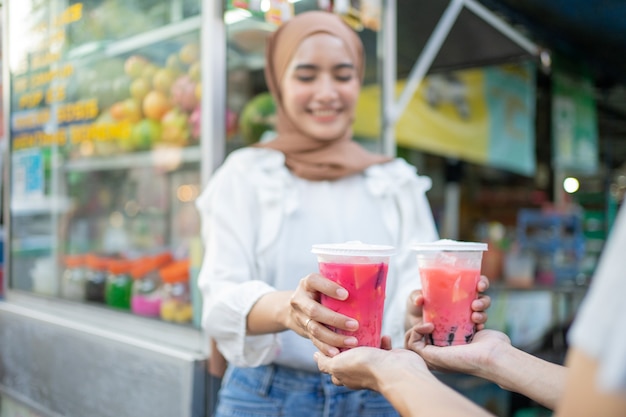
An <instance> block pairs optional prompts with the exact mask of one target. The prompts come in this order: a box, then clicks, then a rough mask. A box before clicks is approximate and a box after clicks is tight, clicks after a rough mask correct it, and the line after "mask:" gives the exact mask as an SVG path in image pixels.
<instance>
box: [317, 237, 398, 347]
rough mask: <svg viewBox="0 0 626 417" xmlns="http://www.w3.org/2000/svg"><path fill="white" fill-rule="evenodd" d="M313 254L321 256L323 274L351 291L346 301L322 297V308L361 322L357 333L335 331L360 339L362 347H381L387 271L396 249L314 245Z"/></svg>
mask: <svg viewBox="0 0 626 417" xmlns="http://www.w3.org/2000/svg"><path fill="white" fill-rule="evenodd" d="M311 252H313V253H314V254H316V255H317V260H318V264H319V271H320V274H322V275H323V276H325V277H326V278H328V279H330V280H332V281H334V282H336V283H337V284H339V285H341V286H342V287H343V288H345V289H346V290H347V291H348V298H347V299H345V300H337V299H334V298H332V297H328V296H326V295H324V294H322V296H321V300H320V302H321V303H322V305H324V306H326V307H328V308H330V309H331V310H333V311H336V312H338V313H341V314H344V315H346V316H348V317H351V318H353V319H355V320H357V321H358V322H359V328H358V329H357V330H356V331H354V332H351V331H346V330H342V329H335V328H332V330H333V331H335V332H337V333H339V334H343V335H349V336H354V337H356V338H357V340H358V346H370V347H380V333H381V327H382V320H383V309H384V305H385V287H386V285H387V270H388V269H389V258H390V257H391V255H393V254H394V253H395V250H394V248H393V247H392V246H383V245H369V244H365V243H361V242H346V243H339V244H320V245H313V249H312V251H311Z"/></svg>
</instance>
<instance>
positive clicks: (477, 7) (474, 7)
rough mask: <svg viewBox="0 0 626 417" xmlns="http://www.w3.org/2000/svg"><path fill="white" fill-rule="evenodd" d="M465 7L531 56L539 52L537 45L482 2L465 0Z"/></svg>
mask: <svg viewBox="0 0 626 417" xmlns="http://www.w3.org/2000/svg"><path fill="white" fill-rule="evenodd" d="M465 7H467V8H468V9H469V10H471V11H472V12H473V13H474V14H475V15H476V16H478V17H480V18H481V19H483V20H484V21H485V22H487V23H489V24H490V25H491V26H492V27H494V28H495V29H497V30H499V31H500V32H501V33H502V34H503V35H505V36H506V37H508V38H509V39H511V40H512V41H513V42H515V43H516V44H518V45H519V46H520V47H521V48H523V49H525V50H527V51H528V52H529V53H531V54H532V55H533V56H536V55H538V54H539V52H540V48H539V47H538V46H537V45H535V44H534V43H533V42H531V41H530V40H529V39H528V38H526V37H525V36H524V35H522V34H521V33H519V32H518V31H516V30H515V29H513V28H512V27H511V26H510V25H509V24H508V23H506V22H505V21H504V20H502V19H500V18H499V17H498V16H496V15H495V14H493V12H491V11H490V10H489V9H487V8H486V7H485V6H483V5H482V4H480V3H478V2H477V1H475V0H465Z"/></svg>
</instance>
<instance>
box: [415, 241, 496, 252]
mask: <svg viewBox="0 0 626 417" xmlns="http://www.w3.org/2000/svg"><path fill="white" fill-rule="evenodd" d="M411 249H412V250H414V251H420V252H426V251H438V252H441V251H451V252H469V251H486V250H487V244H486V243H481V242H459V241H457V240H451V239H440V240H437V241H434V242H424V243H418V244H416V245H413V246H411Z"/></svg>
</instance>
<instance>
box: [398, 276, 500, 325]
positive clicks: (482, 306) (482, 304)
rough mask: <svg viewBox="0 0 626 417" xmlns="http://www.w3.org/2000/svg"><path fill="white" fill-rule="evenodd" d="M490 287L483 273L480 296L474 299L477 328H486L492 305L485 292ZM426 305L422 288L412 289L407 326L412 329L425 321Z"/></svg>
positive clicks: (474, 319)
mask: <svg viewBox="0 0 626 417" xmlns="http://www.w3.org/2000/svg"><path fill="white" fill-rule="evenodd" d="M488 288H489V279H488V278H487V277H486V276H484V275H481V276H480V279H479V280H478V284H476V290H477V291H478V298H476V299H475V300H474V301H472V321H473V322H474V323H475V324H476V330H482V329H484V328H485V323H486V322H487V313H486V311H487V309H488V308H489V306H491V297H489V296H488V295H485V294H483V293H484V292H485V291H487V289H488ZM423 305H424V296H423V295H422V290H415V291H412V292H411V294H410V295H409V298H408V300H407V306H406V311H407V315H406V322H405V328H406V329H411V328H412V327H414V326H416V325H420V324H422V323H423V314H422V307H423Z"/></svg>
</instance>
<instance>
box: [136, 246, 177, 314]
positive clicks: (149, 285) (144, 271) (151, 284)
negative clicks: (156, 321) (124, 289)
mask: <svg viewBox="0 0 626 417" xmlns="http://www.w3.org/2000/svg"><path fill="white" fill-rule="evenodd" d="M171 262H172V254H171V253H169V252H163V253H160V254H158V255H154V256H147V257H144V258H140V259H138V260H136V261H134V263H133V267H132V269H131V270H130V275H131V277H132V279H133V284H132V294H131V300H130V309H131V311H132V312H133V313H135V314H137V315H140V316H146V317H159V316H160V314H161V299H162V297H163V294H162V282H161V277H160V276H159V273H158V270H159V268H162V267H163V266H165V265H167V264H169V263H171Z"/></svg>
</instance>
